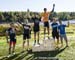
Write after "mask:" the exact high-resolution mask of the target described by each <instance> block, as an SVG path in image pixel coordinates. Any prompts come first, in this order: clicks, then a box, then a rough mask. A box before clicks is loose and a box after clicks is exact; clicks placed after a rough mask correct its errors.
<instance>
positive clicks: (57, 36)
mask: <svg viewBox="0 0 75 60" xmlns="http://www.w3.org/2000/svg"><path fill="white" fill-rule="evenodd" d="M52 37H53V39H55V38H56V39H59V32H57V31H53V32H52Z"/></svg>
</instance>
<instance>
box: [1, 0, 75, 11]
mask: <svg viewBox="0 0 75 60" xmlns="http://www.w3.org/2000/svg"><path fill="white" fill-rule="evenodd" d="M53 4H55V11H56V12H75V7H74V6H75V0H0V11H26V10H27V9H30V11H34V12H42V11H43V8H47V10H48V11H51V10H52V7H53Z"/></svg>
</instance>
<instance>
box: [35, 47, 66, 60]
mask: <svg viewBox="0 0 75 60" xmlns="http://www.w3.org/2000/svg"><path fill="white" fill-rule="evenodd" d="M65 49H66V47H64V48H62V49H58V50H56V51H44V52H34V60H37V59H35V58H36V57H37V58H38V57H55V56H56V55H58V54H59V53H61V52H63V51H64V50H65Z"/></svg>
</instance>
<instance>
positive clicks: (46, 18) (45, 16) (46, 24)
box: [41, 4, 55, 39]
mask: <svg viewBox="0 0 75 60" xmlns="http://www.w3.org/2000/svg"><path fill="white" fill-rule="evenodd" d="M54 8H55V4H53V9H52V11H51V12H50V13H49V12H47V8H44V13H43V14H42V18H41V20H42V21H43V23H44V39H45V35H46V29H47V32H48V38H49V34H50V31H49V16H50V14H51V13H52V12H54Z"/></svg>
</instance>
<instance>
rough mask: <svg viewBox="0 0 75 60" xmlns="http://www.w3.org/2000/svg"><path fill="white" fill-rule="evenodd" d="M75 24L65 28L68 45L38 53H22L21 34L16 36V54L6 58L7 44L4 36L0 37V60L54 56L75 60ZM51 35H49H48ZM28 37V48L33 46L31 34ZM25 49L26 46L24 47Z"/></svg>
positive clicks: (26, 59) (41, 35) (61, 59)
mask: <svg viewBox="0 0 75 60" xmlns="http://www.w3.org/2000/svg"><path fill="white" fill-rule="evenodd" d="M74 26H75V25H71V26H70V27H69V28H67V29H66V31H67V36H68V39H69V40H68V41H69V47H67V48H66V47H65V42H64V46H63V47H62V48H60V49H59V50H57V51H52V52H39V53H37V52H36V53H32V52H31V50H30V51H26V50H25V52H24V53H22V41H23V39H22V35H19V36H17V45H16V49H15V52H16V54H15V55H13V56H11V57H9V58H6V57H5V56H7V55H8V44H7V43H6V39H5V36H2V37H0V60H34V58H36V57H56V58H59V60H75V38H74V37H75V28H74ZM42 33H43V31H41V32H40V41H42V39H43V34H42ZM50 36H51V35H50ZM31 37H32V38H31V39H30V49H31V47H32V46H33V41H34V39H33V34H32V36H31ZM25 49H26V48H25Z"/></svg>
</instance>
